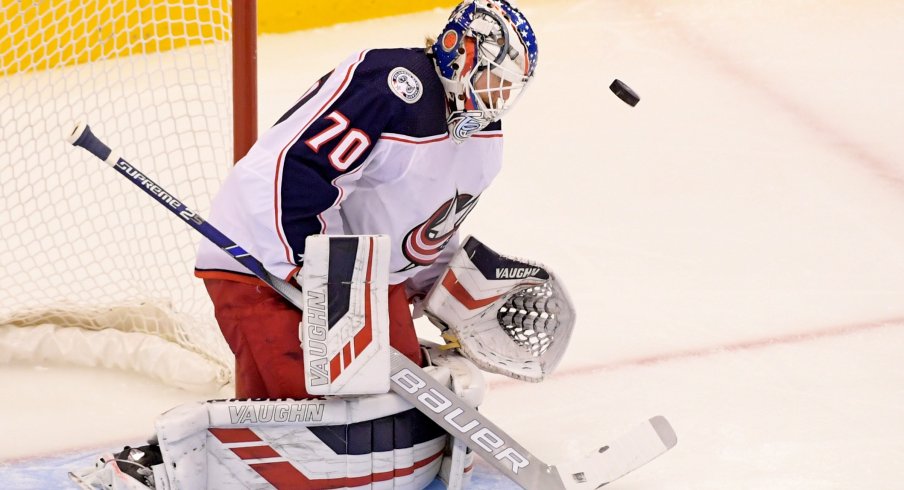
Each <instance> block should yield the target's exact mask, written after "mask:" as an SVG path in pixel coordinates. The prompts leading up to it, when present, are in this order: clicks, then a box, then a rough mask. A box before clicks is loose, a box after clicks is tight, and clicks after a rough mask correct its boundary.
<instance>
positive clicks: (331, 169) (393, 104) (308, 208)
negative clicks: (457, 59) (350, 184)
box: [277, 49, 432, 265]
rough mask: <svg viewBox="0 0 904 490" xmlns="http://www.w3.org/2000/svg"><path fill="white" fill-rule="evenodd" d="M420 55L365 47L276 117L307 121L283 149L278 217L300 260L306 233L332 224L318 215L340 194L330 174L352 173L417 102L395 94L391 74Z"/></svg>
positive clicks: (290, 121)
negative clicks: (363, 52) (352, 60)
mask: <svg viewBox="0 0 904 490" xmlns="http://www.w3.org/2000/svg"><path fill="white" fill-rule="evenodd" d="M421 58H423V59H426V60H427V61H429V58H426V55H424V54H423V52H422V51H421V52H420V53H419V54H417V53H416V52H414V51H412V50H402V49H397V50H371V51H368V52H367V54H366V55H365V56H364V57H363V59H361V60H360V61H359V62H358V64H357V65H355V66H353V69H352V67H347V68H344V69H343V67H340V68H339V69H336V70H334V71H333V72H331V73H330V74H328V75H327V76H325V77H324V78H322V79H321V80H319V81H318V83H317V84H315V86H314V87H313V88H312V89H310V90H309V92H308V93H307V94H305V95H304V96H303V97H302V98H301V99H300V100H299V102H298V103H296V104H295V106H294V107H292V109H291V110H290V111H289V112H288V113H286V115H284V116H283V117H282V118H281V119H280V120H279V122H277V125H280V124H298V125H299V126H300V127H299V130H301V129H302V128H304V127H305V126H307V127H306V129H304V130H303V132H302V133H301V135H300V137H298V138H297V140H295V141H294V143H293V144H292V145H291V146H289V147H288V148H287V149H286V150H285V155H284V157H283V159H282V163H281V165H282V168H281V180H280V186H279V194H280V196H279V197H280V224H281V226H282V229H283V232H284V233H285V237H286V240H287V241H288V244H289V246H290V247H291V248H292V250H293V252H294V256H295V262H296V263H297V264H299V265H301V263H302V256H303V254H304V240H305V238H307V236H309V235H312V234H318V233H322V232H324V231H326V232H327V233H333V232H335V231H336V230H324V221H323V219H322V218H321V214H322V213H323V212H324V211H326V210H328V209H329V208H331V207H333V206H335V205H336V204H337V203H338V202H339V201H340V200H341V199H342V198H343V197H344V196H341V195H340V193H341V191H340V189H339V188H338V187H337V186H336V185H334V181H335V180H336V179H337V178H338V177H340V176H343V175H347V174H355V173H356V172H357V171H358V170H359V169H360V167H361V165H362V164H363V163H364V161H365V160H367V157H368V155H370V153H371V151H372V150H373V148H374V146H375V145H376V143H377V140H378V139H379V138H380V135H381V134H382V133H384V132H392V131H391V129H392V127H393V126H397V124H395V123H394V120H404V119H406V118H408V117H409V114H410V111H411V110H412V109H413V108H414V106H415V105H417V104H412V103H410V102H406V101H405V100H404V98H403V97H402V96H400V94H398V93H394V92H393V90H392V87H391V85H390V83H389V81H388V80H389V79H390V78H391V75H390V74H391V72H392V71H393V70H395V69H397V68H400V67H402V68H405V67H406V65H410V64H411V61H412V59H417V60H420V59H421ZM431 66H432V65H431ZM406 69H407V68H406ZM417 70H419V71H420V70H422V68H417ZM421 89H423V87H422V88H421ZM419 103H420V101H418V104H419ZM349 179H350V180H353V179H354V177H349Z"/></svg>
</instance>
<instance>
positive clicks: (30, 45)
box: [0, 0, 232, 387]
mask: <svg viewBox="0 0 904 490" xmlns="http://www.w3.org/2000/svg"><path fill="white" fill-rule="evenodd" d="M229 13H230V5H229V2H227V1H225V0H196V1H180V2H172V1H155V2H150V1H148V0H128V1H112V2H110V1H63V0H54V1H47V2H3V4H2V7H0V63H2V64H0V108H2V109H0V134H2V138H0V281H2V282H0V284H2V287H0V289H2V294H0V361H11V360H17V359H28V358H32V359H37V360H40V361H42V362H44V361H47V360H50V361H52V360H55V359H54V357H55V356H56V355H57V354H53V353H51V354H46V353H44V354H40V353H36V352H34V351H32V353H31V354H29V352H28V349H31V348H32V347H30V346H29V345H28V344H29V342H25V341H23V340H22V336H21V335H22V334H21V332H23V330H22V329H23V328H31V327H37V326H40V325H48V324H53V325H59V326H62V327H67V328H80V329H85V331H88V332H90V331H97V330H102V329H115V330H118V331H121V332H124V333H126V334H128V335H137V336H141V335H142V334H150V335H152V336H154V337H159V338H162V339H165V340H168V341H171V342H174V343H176V344H178V345H179V346H181V348H182V349H180V351H182V352H185V353H187V355H188V358H187V359H195V358H198V357H200V358H201V359H202V360H204V361H205V362H208V363H211V365H212V366H213V367H212V370H211V371H210V372H209V373H197V374H199V375H200V376H202V377H209V376H213V378H214V379H211V383H213V384H222V383H225V382H226V381H228V379H229V378H230V377H231V366H232V360H231V353H230V352H229V350H228V348H227V347H226V345H225V343H224V342H223V341H222V339H221V337H220V335H219V332H218V330H217V328H216V324H215V321H214V318H213V313H212V307H211V305H210V302H209V300H208V298H207V296H206V294H205V292H204V288H203V285H202V283H201V282H200V280H198V279H195V278H194V277H193V276H192V267H193V263H194V253H195V248H196V245H197V242H198V241H199V240H200V239H201V237H200V236H199V235H197V234H196V233H195V232H194V231H193V230H191V228H189V227H188V226H187V225H185V224H184V223H183V222H181V221H179V220H178V219H177V218H176V217H174V216H171V215H170V214H169V213H168V212H167V211H166V210H164V209H163V208H161V207H160V206H159V204H157V203H156V202H154V201H153V200H152V199H151V198H149V197H148V196H147V195H145V194H144V193H142V192H141V191H140V189H138V188H136V187H134V186H133V184H131V183H130V182H128V181H126V180H125V179H123V178H122V177H121V176H119V175H118V174H117V173H116V172H114V171H112V170H111V169H109V168H107V167H106V166H105V165H104V164H103V163H101V162H100V161H99V160H97V159H95V158H93V157H92V156H90V155H89V154H88V153H86V152H85V151H83V150H81V149H77V148H75V147H72V146H70V145H69V144H67V143H66V142H65V141H64V139H63V137H64V134H68V131H70V130H71V129H72V127H73V125H74V123H75V121H76V120H77V119H84V120H86V121H87V122H88V123H89V124H91V127H92V129H93V130H94V131H95V133H97V134H98V135H99V136H100V137H101V138H103V139H104V140H105V141H106V142H107V143H108V144H110V145H111V146H113V147H114V148H116V149H117V150H118V151H119V152H120V153H121V154H122V155H123V156H124V157H126V158H128V159H129V160H130V161H132V162H133V163H134V164H135V165H136V166H138V167H139V168H141V169H142V171H144V172H145V173H146V174H147V175H148V176H149V177H151V178H152V179H154V180H155V181H157V182H159V183H160V184H161V185H162V186H163V187H165V188H166V189H168V190H169V191H170V192H171V193H173V194H175V195H176V196H178V198H179V199H180V200H182V201H183V202H185V203H186V204H188V205H189V206H190V207H191V208H193V209H194V210H196V211H198V212H199V213H201V215H202V216H203V215H206V214H207V210H208V204H209V202H210V200H211V198H212V195H213V193H214V192H215V190H216V189H217V187H218V186H219V182H221V180H222V178H223V177H224V176H225V173H226V171H227V170H228V169H229V167H230V165H231V162H232V89H231V87H232V83H231V63H232V61H231V59H230V56H231V46H230V44H229V32H230V25H229V22H230V16H229ZM38 330H42V331H44V332H49V333H48V335H51V338H52V339H57V340H58V339H59V338H61V337H60V336H59V335H58V334H54V333H53V332H55V331H56V330H52V329H51V330H48V329H46V328H43V329H36V331H38ZM4 332H5V334H4ZM54 335H56V337H53V336H54ZM4 339H5V340H4ZM102 341H103V340H97V342H102ZM51 342H56V341H55V340H52V341H51ZM89 342H92V341H89ZM23 348H24V349H25V351H24V352H19V349H23ZM54 352H55V351H54ZM89 354H91V353H89V352H86V353H85V354H84V355H80V354H78V353H76V354H75V356H76V357H77V359H75V360H74V362H79V363H83V364H92V363H93V364H97V365H106V364H105V362H106V363H107V364H109V361H110V359H109V357H111V356H115V355H122V356H140V355H142V350H141V349H138V350H137V351H135V352H131V353H120V354H116V353H112V352H110V351H103V350H101V352H100V353H99V354H97V355H100V356H101V357H107V358H108V359H107V360H106V361H105V360H103V359H101V360H94V361H92V360H90V359H87V357H88V356H89ZM61 360H62V359H61ZM170 360H172V362H174V363H176V367H177V368H176V369H175V372H179V371H180V369H178V367H179V366H184V367H185V369H184V371H200V369H198V368H195V367H192V366H195V364H193V363H194V362H195V361H194V360H189V361H182V360H178V359H177V356H176V355H170V354H167V355H166V356H162V360H159V359H158V361H160V362H163V361H165V362H170ZM63 361H66V362H73V359H65V360H63ZM117 362H119V361H117ZM139 364H140V363H139ZM114 365H115V363H114ZM150 368H151V369H152V370H154V363H153V362H152V363H150ZM131 369H144V368H139V367H135V368H131ZM159 371H166V370H164V369H160V370H159ZM147 374H149V375H151V376H157V377H159V378H166V377H168V376H170V375H169V374H159V373H155V372H150V373H147ZM184 374H185V375H186V376H192V375H193V373H184ZM164 381H166V382H170V383H173V384H177V385H178V384H185V385H186V386H188V387H195V386H197V385H198V380H191V381H189V382H187V383H182V382H181V381H179V380H171V379H164Z"/></svg>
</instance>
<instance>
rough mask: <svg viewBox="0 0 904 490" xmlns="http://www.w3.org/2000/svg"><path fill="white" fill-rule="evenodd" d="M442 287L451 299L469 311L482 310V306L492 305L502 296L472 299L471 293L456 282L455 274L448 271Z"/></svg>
mask: <svg viewBox="0 0 904 490" xmlns="http://www.w3.org/2000/svg"><path fill="white" fill-rule="evenodd" d="M443 287H444V288H446V290H447V291H449V293H451V294H452V297H454V298H455V299H457V300H458V301H459V302H460V303H461V304H463V305H464V306H465V308H467V309H469V310H476V309H477V308H483V307H484V306H486V305H488V304H490V303H492V302H493V301H496V300H497V299H499V298H501V297H502V296H503V295H501V294H500V295H497V296H491V297H489V298H484V299H474V297H473V296H471V293H469V292H468V290H467V289H465V288H464V286H462V285H461V283H460V282H458V278H457V277H455V273H454V272H452V271H449V273H448V274H446V277H444V278H443Z"/></svg>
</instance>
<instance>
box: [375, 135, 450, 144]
mask: <svg viewBox="0 0 904 490" xmlns="http://www.w3.org/2000/svg"><path fill="white" fill-rule="evenodd" d="M380 139H381V140H389V141H398V142H400V143H408V144H412V145H425V144H427V143H436V142H437V141H443V140H447V139H449V135H448V134H444V135H441V136H435V137H430V138H414V137H411V138H410V139H408V137H407V136H405V135H402V134H393V135H387V134H384V135H380Z"/></svg>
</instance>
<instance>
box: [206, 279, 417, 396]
mask: <svg viewBox="0 0 904 490" xmlns="http://www.w3.org/2000/svg"><path fill="white" fill-rule="evenodd" d="M204 285H205V286H206V287H207V293H208V294H209V295H210V299H211V300H213V305H214V313H215V315H216V318H217V323H218V324H219V326H220V330H221V331H222V332H223V336H224V337H225V338H226V343H228V344H229V348H230V349H232V352H233V354H235V396H236V397H237V398H296V399H297V398H308V397H309V396H308V393H307V391H305V387H304V363H303V362H302V352H301V341H300V340H299V338H298V331H299V323H300V322H301V318H302V315H301V312H300V311H299V310H298V309H297V308H295V307H294V306H293V305H292V304H291V303H289V302H288V301H286V300H285V299H284V298H283V297H282V296H280V295H279V293H277V292H276V291H274V290H273V289H271V288H270V287H269V286H266V285H253V284H246V283H241V282H236V281H229V280H225V279H204ZM389 343H390V345H392V346H393V347H395V348H396V349H397V350H398V351H399V352H401V353H402V354H404V355H405V356H407V357H408V358H409V359H411V360H412V361H414V362H415V363H417V364H418V365H420V364H421V351H420V345H419V344H418V339H417V333H416V332H415V330H414V321H413V320H412V319H411V309H410V306H409V303H408V295H407V293H406V292H405V287H404V286H403V285H401V284H397V285H393V286H390V287H389Z"/></svg>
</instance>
